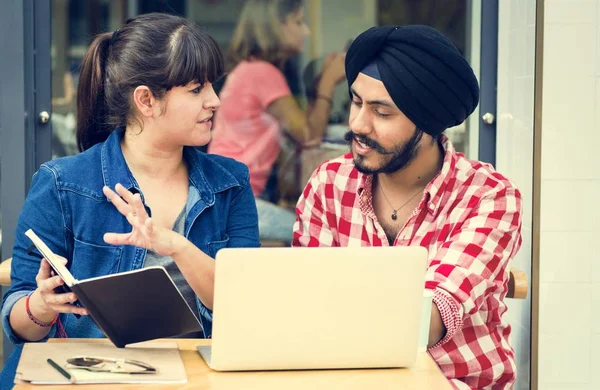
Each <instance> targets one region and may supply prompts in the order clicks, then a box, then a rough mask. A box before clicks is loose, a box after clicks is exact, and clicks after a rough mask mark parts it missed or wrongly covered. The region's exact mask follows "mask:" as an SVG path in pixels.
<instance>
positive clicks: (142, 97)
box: [133, 85, 157, 118]
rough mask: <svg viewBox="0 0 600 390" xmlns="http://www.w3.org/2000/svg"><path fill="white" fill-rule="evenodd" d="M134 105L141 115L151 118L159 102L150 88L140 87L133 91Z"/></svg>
mask: <svg viewBox="0 0 600 390" xmlns="http://www.w3.org/2000/svg"><path fill="white" fill-rule="evenodd" d="M133 104H134V105H135V107H136V108H137V109H138V112H139V113H140V115H142V116H143V117H145V118H150V117H152V116H153V115H154V109H155V108H156V107H155V106H156V104H157V101H156V99H155V97H154V95H153V94H152V91H150V88H148V87H147V86H145V85H140V86H139V87H137V88H136V89H135V90H134V91H133Z"/></svg>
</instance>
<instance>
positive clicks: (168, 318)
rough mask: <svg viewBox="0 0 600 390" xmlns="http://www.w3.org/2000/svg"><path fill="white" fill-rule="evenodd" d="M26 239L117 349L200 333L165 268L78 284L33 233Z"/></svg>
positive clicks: (194, 318)
mask: <svg viewBox="0 0 600 390" xmlns="http://www.w3.org/2000/svg"><path fill="white" fill-rule="evenodd" d="M25 235H26V236H27V237H29V239H30V240H31V241H32V242H33V243H34V244H35V246H36V248H37V249H38V250H39V251H40V253H41V254H42V256H44V257H45V258H46V259H47V260H48V262H49V263H50V265H51V266H52V268H53V269H54V271H55V272H56V273H57V275H59V276H60V277H61V278H62V280H64V282H65V285H66V286H68V287H69V289H71V290H72V291H73V292H74V293H75V294H77V297H78V298H79V301H80V303H81V304H82V305H83V306H84V307H85V308H86V309H87V310H88V312H89V314H90V316H91V317H92V319H93V320H94V321H95V322H96V324H97V325H98V327H99V328H100V329H102V331H103V332H104V334H105V335H106V337H108V338H109V339H110V341H112V342H113V344H114V345H116V346H117V347H124V346H125V345H127V344H132V343H137V342H141V341H147V340H153V339H159V338H165V337H172V336H178V335H183V334H188V333H192V332H198V331H201V330H202V325H201V324H200V322H199V321H198V319H197V318H196V316H195V315H194V313H193V312H192V309H191V308H190V307H189V306H188V304H187V302H186V300H185V299H184V298H183V296H182V295H181V293H180V292H179V290H178V289H177V287H176V286H175V283H174V282H173V280H172V279H171V277H170V276H169V274H168V273H167V271H166V270H165V269H164V268H163V267H147V268H142V269H139V270H135V271H129V272H121V273H116V274H111V275H104V276H98V277H95V278H90V279H85V280H77V279H75V278H74V277H73V275H72V274H71V272H69V270H68V269H67V267H65V266H64V265H63V264H62V263H61V262H60V260H59V259H58V257H57V256H56V255H55V254H54V253H53V252H52V251H51V250H50V248H48V246H47V245H46V244H45V243H44V242H43V241H42V240H41V239H40V238H39V237H38V236H37V235H36V234H35V233H34V232H33V230H31V229H29V230H27V231H26V232H25Z"/></svg>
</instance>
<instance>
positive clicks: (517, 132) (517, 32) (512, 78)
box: [484, 0, 536, 389]
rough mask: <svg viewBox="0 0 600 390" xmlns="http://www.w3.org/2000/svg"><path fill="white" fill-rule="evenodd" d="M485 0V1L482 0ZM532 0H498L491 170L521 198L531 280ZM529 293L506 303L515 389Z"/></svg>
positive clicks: (522, 265)
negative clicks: (504, 178) (493, 167)
mask: <svg viewBox="0 0 600 390" xmlns="http://www.w3.org/2000/svg"><path fill="white" fill-rule="evenodd" d="M484 1H485V0H484ZM535 5H536V1H535V0H502V1H500V2H499V8H500V9H499V15H498V107H497V115H496V116H497V120H498V122H497V132H496V134H497V140H496V167H497V169H498V170H499V171H500V172H501V173H503V174H504V175H506V176H508V177H509V178H510V179H511V180H512V182H513V183H514V184H515V185H516V186H517V188H519V190H520V191H521V193H522V195H523V228H522V235H523V244H522V247H521V250H520V251H519V253H518V254H517V256H516V257H515V259H514V260H513V263H512V266H515V267H517V268H519V269H521V270H523V271H525V272H526V273H527V275H528V276H529V279H530V280H531V240H532V235H531V232H532V230H531V229H532V192H533V109H534V104H533V91H534V82H533V81H534V59H535V56H534V54H535ZM530 297H531V295H530V294H529V295H528V297H527V299H525V300H520V299H519V300H515V299H509V300H507V305H508V312H507V313H506V315H505V316H506V318H507V320H508V322H509V323H510V324H511V326H512V334H511V343H512V346H513V348H514V349H515V356H516V362H517V385H516V386H515V388H516V389H529V384H530V375H529V372H530V364H531V363H530V362H531V355H530V334H531V325H530V322H531V315H530V313H531V299H530Z"/></svg>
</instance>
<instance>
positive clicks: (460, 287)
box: [425, 187, 522, 348]
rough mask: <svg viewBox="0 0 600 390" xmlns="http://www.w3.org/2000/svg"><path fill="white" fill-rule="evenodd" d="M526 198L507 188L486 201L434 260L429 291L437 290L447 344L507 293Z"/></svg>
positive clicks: (455, 232)
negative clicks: (485, 305) (472, 317)
mask: <svg viewBox="0 0 600 390" xmlns="http://www.w3.org/2000/svg"><path fill="white" fill-rule="evenodd" d="M521 241H522V238H521V195H520V193H519V191H518V190H516V189H514V188H510V187H509V188H504V189H502V190H500V191H496V192H494V193H493V194H489V195H486V196H484V197H482V199H481V201H480V202H479V204H478V205H476V206H475V207H473V208H472V209H471V211H470V212H469V214H468V216H467V217H466V218H465V219H464V221H463V222H462V223H461V224H460V226H457V227H455V229H454V231H453V232H452V233H451V234H450V236H449V238H448V239H447V240H446V241H445V242H444V243H443V244H442V245H441V247H440V249H439V250H438V251H437V252H436V253H435V254H433V256H432V257H431V258H432V260H431V261H430V265H429V268H428V270H427V274H426V284H425V287H426V288H427V289H431V290H434V296H433V302H434V303H435V304H436V305H437V307H438V309H439V311H440V314H441V317H442V322H443V323H444V326H445V327H446V335H445V336H444V338H443V339H442V340H440V342H439V343H437V344H436V345H435V346H433V347H432V348H435V347H437V346H440V345H442V344H444V343H446V342H447V341H448V340H450V339H452V337H453V336H454V335H455V334H456V332H457V331H458V330H460V329H461V327H462V324H463V321H464V319H465V318H466V317H467V316H470V315H473V314H474V313H476V312H477V311H478V310H479V308H480V307H481V306H482V304H483V303H484V301H485V300H486V299H487V298H488V296H489V295H490V294H493V293H496V292H497V291H498V289H499V288H505V287H506V285H507V282H508V279H507V272H506V271H507V266H508V262H509V260H510V259H511V258H512V257H513V255H514V254H515V253H516V252H517V251H518V249H519V248H520V246H521Z"/></svg>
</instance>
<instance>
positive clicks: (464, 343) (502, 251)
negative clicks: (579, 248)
mask: <svg viewBox="0 0 600 390" xmlns="http://www.w3.org/2000/svg"><path fill="white" fill-rule="evenodd" d="M441 142H442V144H443V146H444V149H445V157H444V163H443V165H442V169H441V172H440V173H439V174H438V175H437V176H436V177H435V178H434V179H433V180H432V181H431V182H430V183H429V184H428V185H427V186H426V187H425V191H424V192H423V198H422V199H421V201H420V203H419V205H418V206H417V208H416V209H415V210H414V211H413V213H412V215H411V216H410V217H409V219H408V221H407V222H406V224H405V225H404V227H403V228H402V229H401V230H400V232H399V233H398V236H397V237H396V239H395V241H394V245H405V246H408V245H420V246H423V247H425V248H427V250H428V252H429V267H428V269H427V273H426V276H425V280H426V283H425V288H427V289H431V290H434V297H433V301H434V302H435V303H436V305H437V307H438V309H439V311H440V313H441V317H442V321H443V323H444V325H445V326H446V329H447V332H446V336H445V337H444V338H443V339H442V340H441V341H440V342H439V343H438V344H436V345H434V346H433V347H431V348H429V354H430V355H431V356H432V357H433V359H434V360H435V361H436V362H437V364H438V366H439V367H440V369H441V370H442V372H443V373H444V375H445V376H446V377H447V378H448V379H449V380H450V382H451V383H452V385H453V386H454V387H455V388H457V389H468V388H477V389H479V388H492V387H493V388H494V389H505V388H511V387H512V386H513V384H514V382H515V378H516V367H515V361H514V352H513V350H512V348H511V346H510V345H509V342H508V337H509V334H510V329H511V328H510V325H508V324H507V323H506V322H505V321H504V320H503V319H502V314H504V312H505V311H506V305H505V304H504V301H503V299H504V297H505V296H506V294H507V292H508V278H509V273H508V267H507V266H508V264H509V261H510V259H512V258H513V257H514V255H515V254H516V252H517V251H518V249H519V247H520V246H521V241H522V239H521V194H520V192H519V191H518V190H517V189H516V188H515V187H514V186H513V184H512V183H511V182H510V181H509V180H508V179H506V178H505V177H504V176H502V175H500V174H499V173H497V172H495V171H494V169H493V168H492V167H491V166H490V165H488V164H485V163H481V162H478V161H470V160H467V159H466V158H465V157H464V155H463V154H462V153H457V152H456V151H455V150H454V148H453V146H452V144H451V142H450V141H449V140H448V139H447V138H446V137H445V136H444V137H442V140H441ZM372 182H373V176H372V175H365V174H362V173H360V172H358V170H357V169H356V168H355V167H354V163H353V161H352V156H351V154H347V155H345V156H342V157H339V158H336V159H333V160H330V161H328V162H325V163H323V164H322V165H321V166H320V167H319V168H318V169H317V170H316V171H315V172H314V173H313V175H312V177H311V179H310V181H309V182H308V184H307V185H306V188H305V189H304V192H303V193H302V196H301V197H300V200H299V201H298V204H297V206H296V213H297V215H298V219H297V220H296V224H295V225H294V241H293V245H294V246H387V245H389V244H388V240H387V237H386V235H385V232H384V230H383V228H382V227H381V225H380V223H379V222H378V220H377V216H376V215H375V212H374V210H373V198H372Z"/></svg>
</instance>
